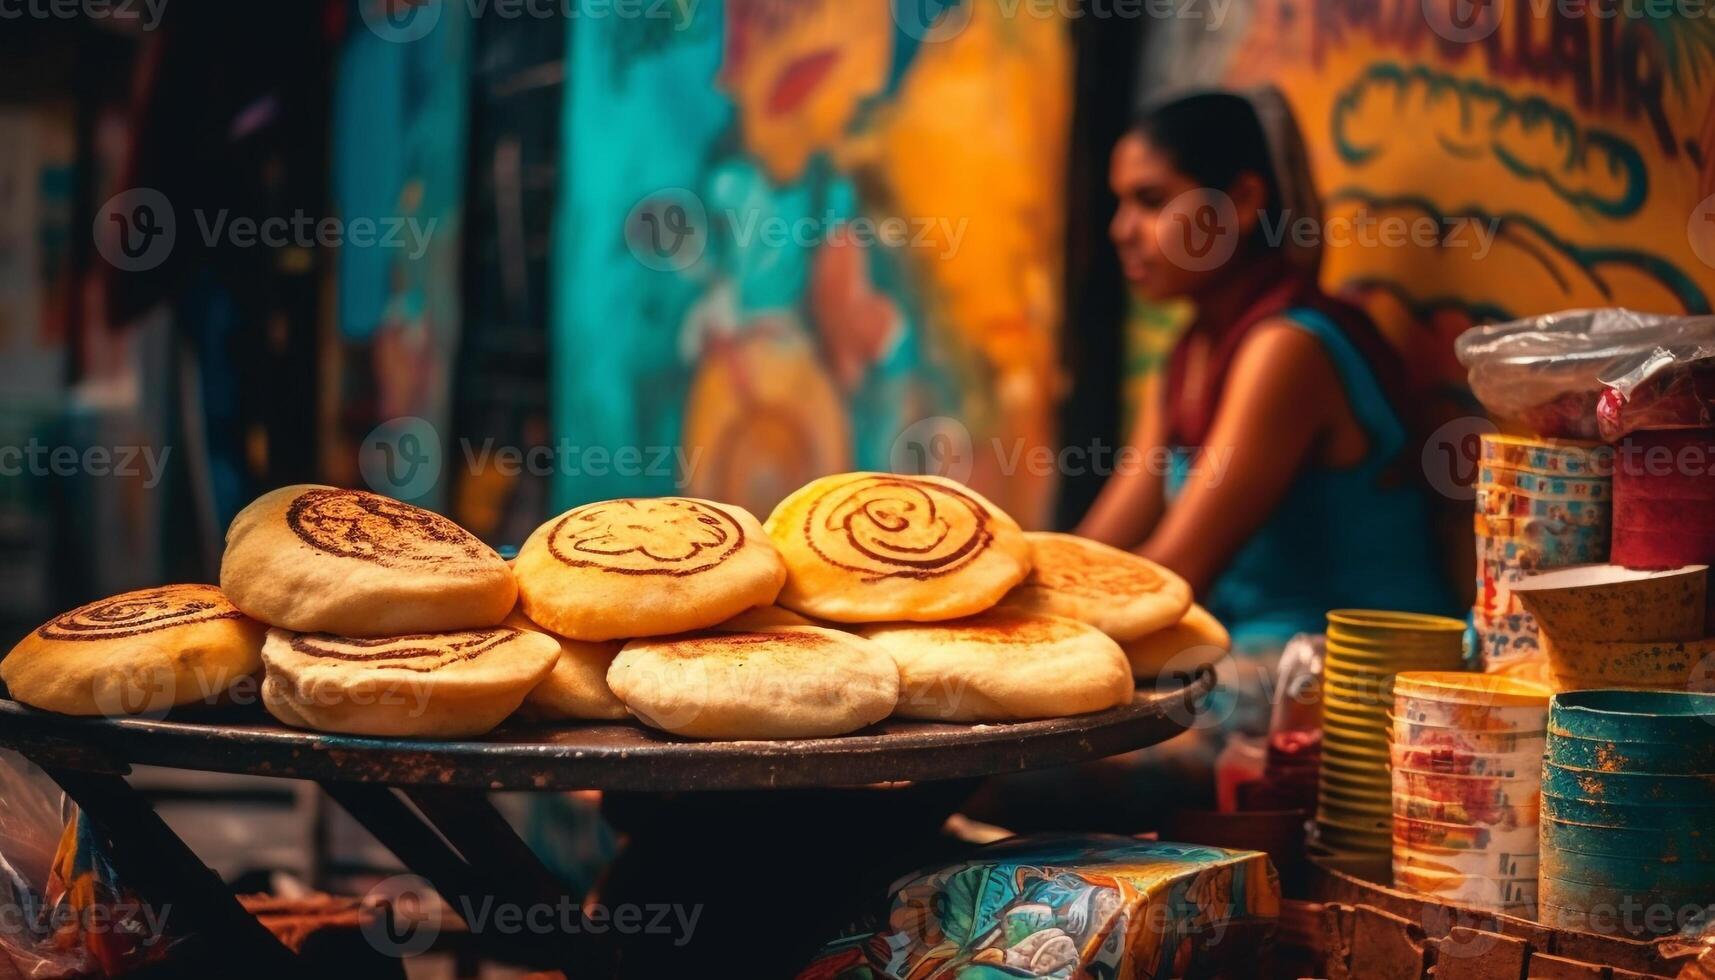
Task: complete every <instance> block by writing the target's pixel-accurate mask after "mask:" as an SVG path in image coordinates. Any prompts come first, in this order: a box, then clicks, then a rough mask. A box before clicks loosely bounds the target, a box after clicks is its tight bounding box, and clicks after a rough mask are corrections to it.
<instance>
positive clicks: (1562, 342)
mask: <svg viewBox="0 0 1715 980" xmlns="http://www.w3.org/2000/svg"><path fill="white" fill-rule="evenodd" d="M1454 352H1455V353H1456V354H1457V355H1458V357H1459V363H1460V364H1462V365H1464V366H1465V368H1466V370H1467V371H1469V372H1470V383H1471V391H1472V393H1473V394H1475V395H1476V396H1477V400H1478V401H1480V402H1482V403H1483V407H1484V408H1487V409H1488V410H1489V412H1490V413H1491V414H1492V415H1494V416H1496V417H1497V418H1498V419H1501V420H1504V421H1507V422H1510V423H1513V424H1515V425H1517V426H1520V427H1523V428H1525V429H1528V430H1530V431H1532V432H1535V433H1537V434H1539V435H1543V436H1551V437H1559V438H1572V439H1599V438H1608V439H1613V438H1617V436H1618V435H1620V434H1624V432H1627V431H1632V430H1635V429H1640V428H1655V427H1660V426H1661V425H1662V424H1663V420H1664V419H1683V420H1684V421H1672V422H1670V423H1668V424H1671V425H1672V426H1675V427H1679V426H1696V425H1708V424H1710V423H1709V422H1697V421H1695V420H1694V418H1693V417H1692V415H1693V412H1692V410H1691V409H1690V408H1689V407H1688V406H1689V404H1690V403H1691V402H1697V404H1700V405H1702V406H1703V408H1704V409H1705V410H1707V409H1708V408H1710V406H1712V405H1715V402H1712V401H1710V400H1709V399H1708V398H1706V397H1705V398H1702V399H1701V400H1700V401H1699V400H1698V399H1699V396H1700V395H1704V396H1706V395H1710V394H1715V374H1712V373H1711V372H1715V361H1711V359H1712V358H1715V317H1709V316H1698V317H1685V316H1663V315H1660V314H1654V313H1638V312H1636V311H1633V310H1624V309H1600V310H1567V311H1564V312H1560V313H1550V314H1548V315H1546V316H1537V317H1527V318H1525V319H1522V320H1514V321H1512V322H1510V323H1498V324H1489V325H1485V326H1480V327H1473V328H1471V329H1470V330H1467V331H1465V333H1464V334H1462V335H1461V336H1460V337H1459V339H1458V340H1457V341H1456V342H1455V343H1454ZM1699 378H1701V379H1702V380H1698V379H1699ZM1679 379H1683V380H1679ZM1610 386H1611V388H1612V392H1611V393H1609V389H1610ZM1604 397H1606V398H1607V399H1608V403H1607V404H1604ZM1599 412H1600V413H1601V414H1602V415H1604V416H1605V415H1609V414H1611V415H1612V417H1613V422H1612V423H1608V422H1607V421H1606V419H1604V421H1603V423H1602V424H1599V423H1598V417H1599ZM1609 425H1612V426H1614V429H1613V433H1612V434H1610V433H1609V432H1608V431H1605V429H1606V428H1607V427H1608V426H1609Z"/></svg>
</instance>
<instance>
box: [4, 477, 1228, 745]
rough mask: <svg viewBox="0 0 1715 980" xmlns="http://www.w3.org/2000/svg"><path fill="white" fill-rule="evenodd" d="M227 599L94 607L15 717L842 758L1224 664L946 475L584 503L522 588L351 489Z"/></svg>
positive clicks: (1174, 584)
mask: <svg viewBox="0 0 1715 980" xmlns="http://www.w3.org/2000/svg"><path fill="white" fill-rule="evenodd" d="M220 579H221V582H220V587H219V588H216V587H214V586H211V585H181V586H168V587H166V588H162V589H151V590H144V591H142V592H136V593H128V594H126V595H123V596H117V597H114V598H112V599H108V600H104V601H102V602H98V603H93V604H91V605H89V606H85V607H82V608H80V609H77V610H74V611H72V612H70V613H66V614H65V615H63V616H60V617H58V618H57V619H55V620H53V621H52V622H50V623H47V624H45V625H43V626H42V627H41V628H40V629H38V630H36V631H35V632H34V633H32V634H30V635H29V636H28V637H26V638H25V639H24V640H23V641H21V642H20V643H19V644H18V646H17V647H16V648H15V649H14V650H13V651H12V653H11V655H9V656H8V657H7V658H6V659H5V660H4V661H3V662H0V676H3V677H4V679H5V681H6V683H7V686H8V687H9V689H10V690H11V693H12V694H13V696H14V697H16V698H18V699H19V700H21V701H25V702H27V703H29V704H32V705H35V706H36V707H40V708H44V709H46V710H51V711H60V712H66V713H73V714H109V715H111V714H131V713H138V712H142V711H153V710H162V709H165V708H170V707H173V706H176V705H184V704H191V703H194V702H199V701H217V700H220V699H222V698H223V697H229V696H230V695H231V694H232V692H233V691H234V690H235V689H236V688H237V687H238V686H239V685H240V684H242V683H243V682H244V681H246V680H252V681H254V680H255V679H256V678H258V677H260V685H259V690H260V696H261V700H262V703H263V704H264V705H265V706H266V707H267V709H268V711H270V712H271V713H272V714H273V715H274V716H275V717H276V718H278V719H279V720H281V721H283V722H285V723H286V724H289V725H294V726H299V727H303V728H310V729H316V730H321V731H329V732H341V733H349V734H365V735H384V736H396V737H453V736H466V735H476V734H481V733H484V732H487V731H489V730H491V729H493V728H494V727H496V726H497V725H499V724H501V723H502V722H503V721H505V720H506V719H507V718H509V717H512V716H514V715H518V716H521V717H523V718H525V719H528V720H531V721H533V722H536V723H564V722H569V721H578V720H613V719H621V718H625V717H628V716H630V717H635V718H636V719H638V720H639V721H641V722H643V723H644V724H645V725H648V726H651V727H653V728H657V729H660V730H662V731H666V732H671V733H673V734H676V735H680V736H684V737H689V738H705V739H787V738H813V737H826V736H833V735H841V734H845V733H849V732H853V731H857V730H859V729H862V728H864V727H866V726H869V725H872V724H875V723H876V722H878V721H881V720H882V719H885V718H887V717H889V716H898V717H907V718H925V719H936V720H942V721H1012V720H1022V719H1030V718H1044V717H1056V716H1060V715H1069V714H1080V713H1085V712H1093V711H1102V710H1105V709H1109V708H1113V707H1116V706H1119V705H1123V704H1126V703H1129V701H1130V700H1131V698H1132V697H1133V694H1134V684H1133V677H1134V674H1135V675H1136V676H1139V677H1143V676H1152V675H1153V674H1154V673H1156V672H1159V671H1161V670H1163V669H1171V668H1184V667H1187V666H1189V661H1188V660H1187V657H1193V658H1199V659H1200V660H1207V659H1210V658H1212V657H1213V656H1218V655H1219V654H1220V653H1221V652H1222V651H1224V649H1225V647H1226V637H1225V632H1224V631H1223V630H1222V629H1221V627H1220V624H1219V623H1216V622H1215V621H1214V619H1213V618H1212V617H1210V616H1209V615H1208V614H1207V613H1206V612H1204V611H1202V610H1201V609H1200V608H1199V607H1196V606H1194V605H1193V604H1192V602H1191V593H1190V589H1189V588H1188V587H1187V586H1186V584H1185V582H1184V581H1183V580H1181V579H1179V578H1178V577H1177V576H1175V575H1173V574H1172V573H1171V572H1168V571H1167V570H1166V569H1163V568H1161V567H1160V566H1158V565H1155V564H1153V563H1151V562H1149V561H1146V560H1145V559H1142V558H1139V557H1137V556H1135V555H1132V554H1129V553H1126V552H1122V551H1118V550H1116V549H1113V548H1108V547H1106V546H1103V545H1100V544H1096V543H1094V542H1091V541H1086V540H1083V539H1080V538H1076V537H1072V536H1069V535H1061V534H1026V533H1024V532H1023V531H1022V530H1020V528H1019V526H1018V524H1017V523H1016V522H1015V521H1013V520H1012V518H1010V517H1008V516H1007V515H1006V514H1005V513H1004V512H1002V511H1001V510H999V509H998V508H997V507H995V506H994V505H993V504H992V503H990V502H989V501H988V500H986V499H984V498H983V497H982V496H981V495H979V494H977V493H975V492H974V491H972V490H970V489H968V488H966V487H963V486H961V485H959V484H957V483H955V482H953V481H951V480H945V479H941V478H938V477H930V476H896V475H890V474H882V473H850V474H844V475H840V476H831V477H827V478H824V479H820V480H816V481H814V482H812V483H810V484H809V485H808V486H805V487H803V488H802V489H800V490H799V491H797V492H796V493H794V494H792V495H791V496H790V497H788V498H787V499H786V500H785V501H783V502H782V503H781V504H780V506H779V507H778V508H776V509H775V511H774V513H773V514H772V515H770V516H769V518H768V520H767V522H766V524H763V523H761V522H759V521H758V520H757V519H756V518H755V517H754V516H752V515H751V514H749V513H748V512H746V511H744V510H743V509H741V508H738V507H733V506H730V505H727V504H721V503H716V502H713V501H708V500H698V499H693V498H687V497H661V498H632V499H621V500H609V501H602V502H598V503H592V504H587V505H584V506H581V507H577V508H574V509H572V510H570V511H567V512H566V513H564V514H560V515H558V516H556V517H554V518H553V519H551V520H549V521H548V522H547V523H545V524H543V525H542V526H541V527H539V528H537V529H536V531H535V532H534V533H533V534H531V535H530V537H529V539H528V540H527V541H526V542H525V543H524V545H523V547H522V548H521V549H520V551H519V554H518V557H517V559H516V560H515V561H514V562H513V563H512V564H511V565H508V564H507V563H506V562H505V561H503V560H502V559H501V558H500V556H499V555H498V554H497V553H496V552H495V551H494V550H493V549H491V548H489V547H488V546H487V545H485V544H483V543H482V542H481V541H480V540H479V539H477V538H476V537H475V536H474V535H472V534H470V533H469V532H468V531H466V530H465V529H463V528H461V527H459V526H458V525H457V524H455V523H453V522H452V521H450V520H448V519H446V518H444V517H442V516H440V515H438V514H435V513H433V512H431V511H428V510H424V509H422V508H419V507H414V506H411V505H409V504H405V503H401V502H399V501H397V500H393V499H390V498H387V497H382V496H379V495H376V494H372V493H365V492H363V491H356V490H341V489H335V488H332V487H322V486H294V487H286V488H283V489H281V490H276V491H274V492H272V493H269V494H266V495H264V496H262V497H260V498H258V499H257V500H256V501H255V502H254V503H252V504H251V505H250V506H249V507H246V508H245V509H244V510H243V511H242V512H240V513H239V515H238V516H237V517H236V518H234V520H233V522H232V526H231V528H230V529H229V530H228V533H227V544H226V552H225V555H224V557H223V561H222V565H221V576H220Z"/></svg>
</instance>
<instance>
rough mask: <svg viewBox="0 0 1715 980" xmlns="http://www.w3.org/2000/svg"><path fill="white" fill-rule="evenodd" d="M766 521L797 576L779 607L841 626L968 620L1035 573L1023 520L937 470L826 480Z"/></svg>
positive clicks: (792, 499)
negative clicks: (935, 472)
mask: <svg viewBox="0 0 1715 980" xmlns="http://www.w3.org/2000/svg"><path fill="white" fill-rule="evenodd" d="M767 527H768V534H769V536H770V537H772V538H773V539H774V543H775V544H776V545H777V546H778V547H779V548H780V553H781V554H782V555H783V556H785V559H786V564H787V567H788V568H789V569H790V572H791V574H790V577H789V578H788V579H787V582H786V588H785V589H784V590H782V591H781V593H780V604H781V605H783V606H786V607H787V608H789V609H793V610H796V611H798V612H801V613H803V614H804V615H806V616H814V617H816V618H818V619H825V620H829V621H831V622H836V623H873V622H892V621H899V620H906V621H911V622H933V621H937V620H945V619H954V618H957V617H960V616H969V615H972V614H975V613H979V612H982V611H983V610H985V609H988V608H989V607H991V606H993V605H994V604H995V603H997V602H999V601H1000V600H1001V598H1002V597H1003V596H1005V595H1006V593H1007V591H1008V590H1009V589H1011V588H1012V587H1013V586H1015V585H1017V584H1018V583H1019V582H1020V581H1022V580H1023V579H1024V576H1025V575H1026V574H1027V573H1028V572H1029V571H1030V545H1029V543H1028V542H1026V541H1025V539H1024V533H1023V532H1022V531H1020V530H1019V527H1018V524H1017V523H1016V522H1015V521H1013V519H1012V518H1011V517H1008V516H1007V515H1006V514H1005V513H1004V512H1002V511H1001V510H1000V509H999V508H997V507H995V505H994V504H991V503H989V502H988V501H987V500H985V499H983V497H982V496H981V495H980V494H978V493H976V492H975V491H973V490H970V489H968V488H966V487H964V486H961V485H959V484H958V483H955V482H954V481H952V480H948V479H943V478H941V477H936V476H893V475H890V474H886V473H847V474H844V475H841V476H830V477H825V478H823V479H820V480H816V481H814V482H812V483H810V484H809V485H807V486H805V487H803V488H802V489H800V490H798V491H797V492H796V493H794V494H792V496H790V497H788V498H786V499H785V500H784V501H782V502H781V503H780V506H779V507H776V508H775V509H774V513H773V514H772V515H770V516H769V518H768V523H767Z"/></svg>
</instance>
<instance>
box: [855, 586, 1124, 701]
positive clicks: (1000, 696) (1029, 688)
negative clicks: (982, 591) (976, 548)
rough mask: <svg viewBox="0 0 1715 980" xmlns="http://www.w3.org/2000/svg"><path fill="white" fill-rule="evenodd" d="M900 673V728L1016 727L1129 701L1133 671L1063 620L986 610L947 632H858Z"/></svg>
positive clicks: (946, 627) (893, 626)
mask: <svg viewBox="0 0 1715 980" xmlns="http://www.w3.org/2000/svg"><path fill="white" fill-rule="evenodd" d="M859 633H860V634H861V635H863V636H867V637H869V638H870V639H872V640H874V641H875V642H876V643H878V644H880V645H881V646H882V647H883V648H884V649H886V650H887V652H888V653H891V654H892V655H893V659H894V660H896V661H898V663H899V682H900V692H899V707H898V708H897V709H895V711H894V713H895V714H897V715H899V716H901V717H905V718H929V719H934V720H938V721H1023V720H1026V719H1032V718H1056V717H1060V716H1062V715H1077V714H1085V713H1087V712H1091V711H1102V710H1105V709H1107V708H1114V707H1118V706H1119V705H1122V704H1127V703H1129V702H1130V701H1131V698H1132V693H1133V690H1134V689H1133V686H1132V680H1131V668H1130V666H1129V665H1128V664H1127V663H1126V659H1125V654H1124V653H1122V652H1120V648H1119V645H1118V644H1116V643H1115V642H1114V641H1113V640H1112V639H1111V638H1109V637H1108V636H1107V634H1105V633H1103V632H1102V631H1100V630H1098V629H1096V628H1095V627H1093V626H1088V625H1085V624H1084V623H1080V622H1078V621H1077V620H1075V619H1067V618H1065V617H1062V616H1041V615H1036V614H1033V613H1019V612H1012V611H1010V610H998V609H997V610H993V611H991V612H987V613H983V614H982V615H979V616H971V617H969V618H967V619H958V620H953V621H951V622H945V623H923V624H915V623H890V624H884V625H877V626H866V627H864V628H862V629H860V630H859Z"/></svg>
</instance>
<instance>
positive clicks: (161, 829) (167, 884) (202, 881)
mask: <svg viewBox="0 0 1715 980" xmlns="http://www.w3.org/2000/svg"><path fill="white" fill-rule="evenodd" d="M42 769H43V771H44V772H46V773H47V774H48V776H49V777H51V778H52V779H53V781H54V782H56V783H58V784H59V785H60V788H61V789H63V790H65V792H66V795H67V796H69V797H71V798H72V800H73V802H75V803H76V804H77V805H78V807H79V808H80V809H81V810H82V811H83V813H82V817H83V819H87V820H89V821H91V823H92V825H93V827H94V828H95V829H96V830H97V831H99V832H100V834H101V835H102V836H103V837H104V838H106V840H107V841H108V842H109V843H110V844H111V845H112V846H111V855H110V856H111V858H112V860H113V865H114V867H115V868H116V869H117V870H118V872H119V874H120V876H121V877H122V878H123V879H124V881H125V884H126V885H127V887H130V888H133V889H135V890H136V892H137V894H138V896H139V897H140V898H142V899H143V900H144V901H145V902H147V903H149V904H150V905H152V906H154V907H155V908H157V909H159V910H160V911H161V913H162V914H163V915H164V916H165V917H166V921H167V922H168V923H170V924H171V928H172V931H173V932H174V933H176V934H184V935H194V936H196V937H197V939H198V941H199V942H200V943H202V944H203V945H204V946H205V947H206V948H207V949H208V951H209V952H210V953H211V954H212V956H213V957H214V958H215V959H216V960H217V961H218V962H223V963H226V964H228V965H231V964H243V968H244V969H245V970H246V971H256V972H257V973H258V974H260V975H261V976H264V977H293V976H298V975H299V972H298V965H297V958H296V957H295V956H293V955H292V953H291V951H290V950H288V949H287V948H286V947H285V946H283V945H281V943H280V941H279V940H278V939H276V938H274V934H273V933H271V932H269V931H268V929H267V928H266V927H265V926H263V925H262V923H260V922H258V921H256V917H255V916H253V915H251V914H250V913H249V912H247V911H245V909H244V906H243V905H240V904H239V902H238V899H237V898H236V897H235V896H234V895H233V894H232V891H231V889H229V888H227V887H226V883H225V882H223V881H221V880H220V877H219V876H218V875H216V874H215V873H214V872H213V871H210V870H209V868H208V865H206V864H203V863H202V860H201V859H199V858H198V857H197V856H196V854H195V853H194V852H192V851H191V849H190V848H189V847H187V846H185V842H184V841H182V840H180V839H179V837H178V835H177V834H174V833H173V831H172V829H171V828H169V827H168V826H167V825H166V823H165V822H164V821H162V820H161V818H160V816H159V815H157V814H156V813H155V809H154V807H152V806H150V805H149V801H148V800H147V799H145V798H144V797H143V795H142V794H141V793H139V792H137V791H136V790H135V789H132V788H131V784H130V783H127V782H126V781H125V779H124V777H123V776H118V775H113V774H109V773H92V772H79V771H76V770H71V769H58V768H54V767H52V766H43V767H42Z"/></svg>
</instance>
